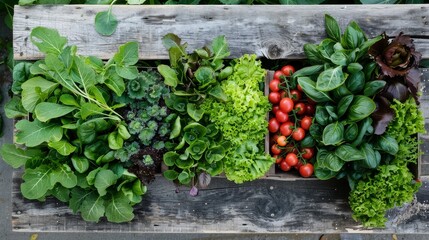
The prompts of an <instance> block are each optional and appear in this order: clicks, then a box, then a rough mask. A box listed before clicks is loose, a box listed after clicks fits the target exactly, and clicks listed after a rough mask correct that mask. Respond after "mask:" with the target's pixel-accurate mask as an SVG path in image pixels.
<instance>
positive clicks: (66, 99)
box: [60, 94, 80, 107]
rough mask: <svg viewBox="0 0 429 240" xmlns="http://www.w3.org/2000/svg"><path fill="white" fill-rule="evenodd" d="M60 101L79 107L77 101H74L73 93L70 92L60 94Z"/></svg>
mask: <svg viewBox="0 0 429 240" xmlns="http://www.w3.org/2000/svg"><path fill="white" fill-rule="evenodd" d="M60 102H61V103H62V104H64V105H67V106H75V107H80V105H79V103H78V102H77V101H76V99H75V98H74V96H73V95H71V94H62V95H61V96H60Z"/></svg>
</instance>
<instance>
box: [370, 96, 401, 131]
mask: <svg viewBox="0 0 429 240" xmlns="http://www.w3.org/2000/svg"><path fill="white" fill-rule="evenodd" d="M375 102H376V104H377V108H376V110H375V111H374V113H373V114H372V115H371V116H372V119H373V127H374V134H376V135H382V134H383V133H384V132H385V131H386V128H387V126H388V125H389V123H390V121H392V120H393V118H394V117H395V112H394V111H393V109H391V108H390V102H389V100H387V99H386V98H385V97H381V96H379V97H377V98H376V99H375Z"/></svg>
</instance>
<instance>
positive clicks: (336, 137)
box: [322, 122, 344, 145]
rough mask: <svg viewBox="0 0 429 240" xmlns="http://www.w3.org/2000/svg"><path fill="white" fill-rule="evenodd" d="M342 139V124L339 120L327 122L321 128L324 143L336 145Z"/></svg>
mask: <svg viewBox="0 0 429 240" xmlns="http://www.w3.org/2000/svg"><path fill="white" fill-rule="evenodd" d="M343 140H344V125H343V124H342V123H340V122H334V123H331V124H329V125H328V126H326V127H325V129H323V135H322V141H323V144H325V145H338V144H340V143H341V142H342V141H343Z"/></svg>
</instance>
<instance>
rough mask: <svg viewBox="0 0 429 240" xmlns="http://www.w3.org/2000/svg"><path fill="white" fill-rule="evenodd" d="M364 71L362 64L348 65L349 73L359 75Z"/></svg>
mask: <svg viewBox="0 0 429 240" xmlns="http://www.w3.org/2000/svg"><path fill="white" fill-rule="evenodd" d="M362 69H363V67H362V65H360V63H350V64H349V65H347V71H349V72H350V73H351V74H353V73H357V72H359V71H361V70H362Z"/></svg>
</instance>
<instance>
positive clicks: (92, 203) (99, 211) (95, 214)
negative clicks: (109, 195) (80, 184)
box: [79, 192, 105, 222]
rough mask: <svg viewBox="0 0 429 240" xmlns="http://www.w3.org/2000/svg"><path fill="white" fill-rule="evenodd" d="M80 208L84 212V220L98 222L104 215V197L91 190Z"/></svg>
mask: <svg viewBox="0 0 429 240" xmlns="http://www.w3.org/2000/svg"><path fill="white" fill-rule="evenodd" d="M79 210H80V212H81V214H82V218H83V220H85V221H89V222H98V221H99V220H100V218H101V217H102V216H104V212H105V207H104V199H103V198H102V197H101V196H99V195H98V194H97V193H96V192H91V193H90V194H89V195H87V196H86V197H85V199H84V200H83V201H82V204H81V206H80V208H79Z"/></svg>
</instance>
